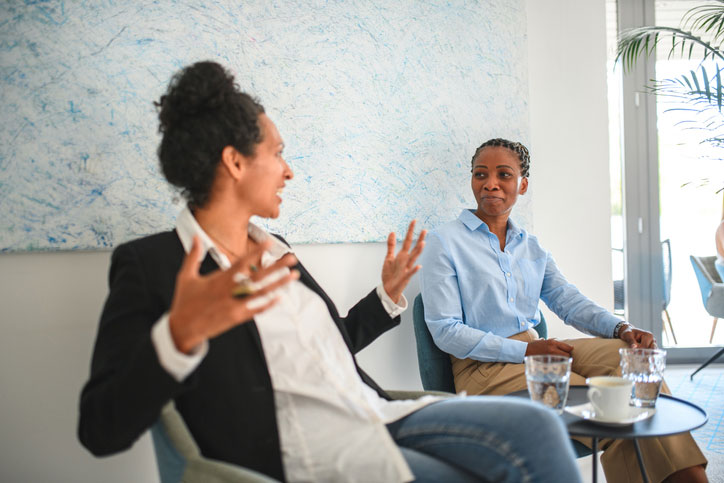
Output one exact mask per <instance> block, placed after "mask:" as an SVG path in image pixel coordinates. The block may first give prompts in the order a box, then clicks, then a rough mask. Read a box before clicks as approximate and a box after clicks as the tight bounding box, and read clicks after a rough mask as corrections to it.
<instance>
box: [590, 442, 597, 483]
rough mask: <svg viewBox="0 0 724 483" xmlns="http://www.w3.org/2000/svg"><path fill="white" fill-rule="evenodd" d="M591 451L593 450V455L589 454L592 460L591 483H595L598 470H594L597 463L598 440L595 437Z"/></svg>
mask: <svg viewBox="0 0 724 483" xmlns="http://www.w3.org/2000/svg"><path fill="white" fill-rule="evenodd" d="M591 450H593V453H592V454H591V458H593V465H592V466H593V483H596V482H597V481H598V468H596V466H597V463H598V438H596V437H595V436H594V438H593V445H591Z"/></svg>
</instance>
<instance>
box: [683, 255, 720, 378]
mask: <svg viewBox="0 0 724 483" xmlns="http://www.w3.org/2000/svg"><path fill="white" fill-rule="evenodd" d="M689 259H690V260H691V265H692V266H693V267H694V273H695V274H696V280H697V281H698V282H699V289H700V290H701V301H702V302H703V303H704V308H705V309H706V311H707V312H708V313H709V315H711V316H712V317H714V322H712V326H711V336H710V337H709V343H710V344H711V343H712V341H713V340H714V331H715V330H716V323H717V321H718V320H719V318H721V317H724V283H722V280H721V278H720V277H719V273H718V272H717V270H716V268H715V267H714V262H715V261H716V257H696V256H694V255H692V256H690V257H689ZM722 355H724V348H723V349H722V350H720V351H719V352H717V353H716V354H714V356H712V357H711V358H710V359H709V360H708V361H706V362H705V363H704V364H702V365H701V366H700V367H699V368H698V369H697V370H695V371H694V372H693V373H692V374H691V378H692V379H693V378H694V375H695V374H696V373H697V372H699V371H700V370H702V369H704V368H705V367H706V366H708V365H709V364H711V363H712V362H714V361H715V360H716V359H718V358H719V357H721V356H722Z"/></svg>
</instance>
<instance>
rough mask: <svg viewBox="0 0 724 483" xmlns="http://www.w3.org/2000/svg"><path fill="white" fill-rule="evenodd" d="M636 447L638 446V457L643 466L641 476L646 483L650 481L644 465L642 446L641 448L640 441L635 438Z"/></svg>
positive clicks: (640, 466)
mask: <svg viewBox="0 0 724 483" xmlns="http://www.w3.org/2000/svg"><path fill="white" fill-rule="evenodd" d="M633 444H634V448H636V459H637V460H639V468H641V478H642V479H643V480H644V483H649V477H648V476H646V468H645V467H644V459H643V457H641V448H639V442H638V440H637V439H636V438H634V439H633Z"/></svg>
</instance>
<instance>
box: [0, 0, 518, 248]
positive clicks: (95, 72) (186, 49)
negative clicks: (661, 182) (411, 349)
mask: <svg viewBox="0 0 724 483" xmlns="http://www.w3.org/2000/svg"><path fill="white" fill-rule="evenodd" d="M525 28H526V21H525V9H524V2H523V0H488V1H470V0H445V1H437V0H430V1H425V2H420V1H418V0H405V1H395V2H378V1H311V0H298V1H282V0H264V1H258V2H238V1H232V0H228V1H224V0H205V1H203V2H202V1H159V2H126V1H111V0H105V1H97V2H81V1H61V0H48V1H29V0H28V1H24V2H23V1H18V0H10V1H4V2H2V3H1V4H0V106H2V107H1V109H2V115H0V251H5V252H8V251H23V250H59V249H61V250H79V249H98V248H108V247H112V246H113V245H116V244H118V243H120V242H122V241H125V240H128V239H131V238H134V237H138V236H141V235H145V234H148V233H153V232H157V231H160V230H164V229H168V228H170V227H172V226H173V223H174V218H175V215H176V213H177V212H178V210H179V207H180V197H179V195H178V194H177V193H175V192H174V191H172V190H171V189H170V188H169V187H168V186H167V184H166V183H165V181H164V180H163V178H162V176H161V175H160V172H159V169H158V166H157V159H156V146H157V145H158V142H159V135H158V133H157V119H156V113H155V110H154V107H153V104H152V102H153V101H154V100H157V99H158V98H159V97H160V96H161V94H163V92H164V90H165V88H166V85H167V84H168V81H169V79H170V77H171V75H172V74H173V73H174V72H176V71H177V70H178V69H180V68H182V67H183V66H185V65H188V64H190V63H192V62H195V61H198V60H206V59H211V60H216V61H218V62H220V63H222V64H223V65H225V66H227V67H228V68H229V69H230V70H231V71H233V72H234V73H235V74H236V77H237V81H238V83H239V85H240V86H241V87H242V89H243V90H245V91H247V92H249V93H251V94H253V95H255V96H257V97H258V98H259V99H260V100H261V102H262V103H263V104H264V106H265V107H266V109H267V112H268V113H269V115H270V117H271V118H272V119H273V120H274V121H275V122H276V123H277V126H278V127H279V130H280V132H281V134H282V136H283V137H284V140H285V142H286V145H287V148H286V150H285V153H286V157H287V159H288V161H289V162H290V165H291V167H292V169H293V170H294V172H295V178H294V180H292V181H291V182H290V183H288V187H287V189H286V190H285V197H284V198H285V200H284V203H283V205H282V216H281V217H280V218H279V219H278V220H273V221H271V222H269V223H268V225H267V226H268V228H270V229H271V230H274V231H276V232H279V233H281V234H282V235H283V236H285V237H286V238H287V239H288V240H289V241H290V242H293V243H333V242H368V241H381V240H384V239H385V237H386V235H387V233H388V232H389V231H391V230H396V231H398V232H404V228H405V226H406V224H407V222H408V220H410V219H412V218H417V219H418V220H419V222H420V225H421V226H424V227H427V228H434V227H435V226H437V225H439V224H441V223H443V222H445V221H448V220H449V219H452V218H454V217H456V216H457V214H458V212H459V210H460V209H461V208H463V207H465V206H472V205H473V204H474V201H473V198H472V195H471V194H470V188H469V186H470V185H469V173H470V167H469V163H470V157H471V155H472V153H473V152H474V150H475V148H476V147H477V146H478V145H479V144H480V143H481V142H482V141H484V140H486V139H488V138H490V137H497V136H504V137H511V138H514V139H519V140H522V141H524V142H526V141H527V140H528V137H529V136H528V106H527V97H528V96H527V73H526V72H527V68H526V37H525ZM525 203H526V202H525V201H524V204H523V205H522V206H521V207H519V209H518V214H517V218H518V219H519V221H522V222H523V224H524V225H526V224H529V223H530V210H529V208H528V205H527V204H525ZM528 204H529V202H528Z"/></svg>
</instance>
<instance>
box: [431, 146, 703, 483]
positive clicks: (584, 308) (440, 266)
mask: <svg viewBox="0 0 724 483" xmlns="http://www.w3.org/2000/svg"><path fill="white" fill-rule="evenodd" d="M529 170H530V154H529V152H528V149H527V148H526V147H525V146H523V145H522V144H521V143H518V142H512V141H508V140H506V139H491V140H489V141H487V142H485V143H483V144H482V145H481V146H480V147H479V148H478V149H477V150H476V151H475V154H474V155H473V158H472V180H471V185H472V190H473V195H474V196H475V200H476V201H477V208H476V209H473V210H467V209H466V210H463V212H462V213H461V214H460V216H459V217H458V219H457V220H455V221H452V222H449V223H447V224H445V225H443V226H442V227H440V228H438V229H437V230H435V231H433V232H431V233H430V234H429V235H428V238H427V246H426V248H425V252H424V253H423V254H422V258H421V261H422V267H423V268H422V271H421V273H422V276H421V277H420V285H421V290H422V298H423V300H424V303H425V321H426V322H427V326H428V328H429V329H430V333H431V334H432V337H433V339H434V340H435V343H436V344H437V346H438V347H440V348H441V349H442V350H443V351H445V352H447V353H449V354H450V358H451V360H452V367H453V375H454V378H455V388H456V390H458V391H467V393H468V394H490V395H494V394H509V393H511V392H515V391H519V390H522V389H525V388H526V380H525V367H524V364H523V359H524V357H525V356H527V355H534V354H557V355H563V356H569V357H571V358H572V359H573V362H572V368H571V379H570V381H571V384H573V385H585V381H586V378H587V377H592V376H602V375H620V369H619V355H618V349H619V348H622V347H628V346H630V347H641V348H650V347H655V346H656V341H655V340H654V337H653V335H652V334H651V333H650V332H646V331H644V330H640V329H637V328H634V327H633V326H632V325H630V324H628V323H627V322H625V321H623V320H620V319H619V318H618V317H616V316H615V315H613V314H612V313H610V312H608V311H607V310H605V309H604V308H602V307H600V306H598V305H596V304H595V303H594V302H593V301H591V300H590V299H588V298H587V297H585V296H584V295H583V294H582V293H581V292H580V291H579V290H578V289H577V288H576V287H575V286H574V285H573V284H571V283H569V282H568V281H567V280H566V279H565V277H564V276H563V274H561V272H560V271H559V270H558V267H557V266H556V263H555V261H554V260H553V257H552V256H551V254H550V253H549V252H547V251H546V250H545V249H543V247H541V245H540V243H539V242H538V240H537V239H536V237H535V236H533V235H531V234H529V233H528V232H527V231H526V230H524V229H522V228H520V227H519V226H518V225H516V224H515V223H514V222H513V220H511V219H510V213H511V211H512V209H513V206H514V205H515V203H516V201H517V199H518V196H522V195H524V194H525V193H526V191H527V190H528V183H529V181H528V174H529ZM541 300H542V301H543V302H545V304H546V305H547V306H548V307H549V308H550V309H551V310H552V311H553V312H554V313H556V314H557V315H558V316H559V317H560V318H561V319H562V320H563V321H564V322H565V323H566V324H568V325H572V326H573V327H575V328H577V329H579V330H581V331H583V332H585V333H587V334H591V335H593V336H596V337H593V338H583V339H575V340H566V341H559V340H556V339H547V340H546V339H540V338H539V337H538V334H537V332H536V331H535V330H534V329H533V328H534V327H535V326H536V325H538V324H539V323H540V315H539V312H538V304H539V301H541ZM663 390H664V391H667V389H666V388H665V386H664V389H663ZM583 442H584V444H585V443H586V441H583ZM588 443H589V444H590V440H589V441H588ZM639 444H640V445H641V448H642V451H643V454H644V459H645V461H646V468H647V471H648V472H649V476H651V477H652V481H662V480H664V479H667V480H668V481H689V482H692V481H706V474H705V472H704V467H705V465H706V459H705V458H704V455H703V454H702V453H701V451H700V450H699V448H698V447H697V446H696V443H694V440H693V439H692V438H691V435H690V434H688V433H686V434H681V435H677V436H672V437H666V438H656V439H644V440H641V441H639ZM602 447H603V448H604V449H605V453H604V455H603V457H602V459H601V461H602V463H603V467H604V471H605V472H606V479H607V480H608V481H615V482H622V481H639V480H640V478H641V473H640V470H639V468H638V465H637V460H636V458H635V457H634V456H633V455H634V447H633V443H632V442H631V441H630V440H618V441H611V440H609V441H604V443H603V446H602Z"/></svg>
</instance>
